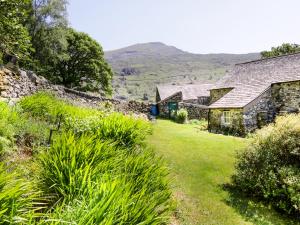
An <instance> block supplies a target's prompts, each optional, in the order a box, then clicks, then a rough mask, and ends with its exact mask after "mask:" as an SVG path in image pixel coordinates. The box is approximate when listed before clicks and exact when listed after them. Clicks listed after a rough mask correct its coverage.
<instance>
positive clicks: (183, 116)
mask: <svg viewBox="0 0 300 225" xmlns="http://www.w3.org/2000/svg"><path fill="white" fill-rule="evenodd" d="M187 119H188V111H187V110H186V109H179V110H178V111H177V113H176V121H177V122H178V123H186V122H187Z"/></svg>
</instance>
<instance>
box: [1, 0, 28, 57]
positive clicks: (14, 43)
mask: <svg viewBox="0 0 300 225" xmlns="http://www.w3.org/2000/svg"><path fill="white" fill-rule="evenodd" d="M30 2H31V1H30V0H0V9H1V10H0V61H1V60H2V56H6V55H10V56H16V57H18V58H25V57H28V56H29V53H30V50H31V42H30V36H29V34H28V30H27V29H26V27H25V26H24V25H23V23H24V21H25V20H26V18H27V17H28V15H27V13H28V6H29V5H30Z"/></svg>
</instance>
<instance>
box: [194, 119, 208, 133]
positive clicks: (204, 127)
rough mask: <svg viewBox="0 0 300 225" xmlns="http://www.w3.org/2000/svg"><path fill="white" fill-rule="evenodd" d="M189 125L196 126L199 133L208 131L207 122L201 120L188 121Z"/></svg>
mask: <svg viewBox="0 0 300 225" xmlns="http://www.w3.org/2000/svg"><path fill="white" fill-rule="evenodd" d="M189 124H193V125H198V127H197V128H198V129H199V130H201V131H204V130H207V129H208V121H207V120H205V119H201V120H196V119H193V120H190V121H189Z"/></svg>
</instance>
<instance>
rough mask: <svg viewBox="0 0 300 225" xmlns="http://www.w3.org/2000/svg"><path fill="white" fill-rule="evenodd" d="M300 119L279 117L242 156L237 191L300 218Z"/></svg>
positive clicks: (256, 137)
mask: <svg viewBox="0 0 300 225" xmlns="http://www.w3.org/2000/svg"><path fill="white" fill-rule="evenodd" d="M299 140H300V115H287V116H283V117H278V118H277V119H276V122H275V124H272V125H269V126H267V127H265V128H263V129H261V130H259V131H258V132H257V133H256V134H254V137H253V139H252V140H251V142H250V143H249V145H248V147H247V149H246V150H245V151H244V152H242V153H240V154H239V155H238V161H237V164H236V174H235V175H234V176H233V181H234V184H235V185H236V187H237V188H238V189H240V190H243V191H244V192H246V193H248V194H249V195H252V196H256V197H260V198H262V199H264V200H266V201H269V202H270V203H271V204H273V205H275V206H276V207H277V208H279V209H281V210H284V211H285V212H287V213H296V214H300V167H299V165H300V141H299Z"/></svg>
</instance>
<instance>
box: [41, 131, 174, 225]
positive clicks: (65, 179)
mask: <svg viewBox="0 0 300 225" xmlns="http://www.w3.org/2000/svg"><path fill="white" fill-rule="evenodd" d="M140 132H142V131H140ZM128 149H129V148H128V147H127V148H120V147H117V145H114V144H112V143H109V142H103V141H100V140H99V138H98V136H97V135H81V136H79V137H78V136H77V137H76V136H75V135H74V134H72V133H70V132H68V133H65V134H63V135H61V136H60V137H57V139H56V141H55V142H54V144H53V145H52V147H51V148H50V149H49V150H48V151H45V152H43V153H42V154H41V157H40V160H39V162H40V167H41V168H42V170H41V175H40V177H41V182H42V184H43V190H44V193H47V194H48V195H49V196H52V197H53V198H54V199H56V201H58V199H60V200H61V201H62V202H63V203H62V204H58V206H56V207H55V208H54V212H53V213H52V214H49V215H48V216H46V219H45V220H47V221H51V220H53V221H65V222H69V223H71V222H75V221H76V223H77V224H101V223H103V224H122V223H124V224H139V223H145V224H164V223H165V221H166V218H164V217H163V216H164V215H165V216H167V215H168V213H169V211H170V209H171V206H172V205H171V202H170V194H171V193H170V190H169V186H168V185H169V184H168V180H167V179H166V175H167V173H168V172H167V170H166V168H165V167H164V166H163V163H162V161H161V160H159V159H157V158H156V156H155V155H154V154H153V152H152V151H150V150H147V149H144V150H143V151H139V150H138V149H136V150H134V149H132V151H128ZM42 224H43V223H42ZM53 224H55V222H53Z"/></svg>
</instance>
